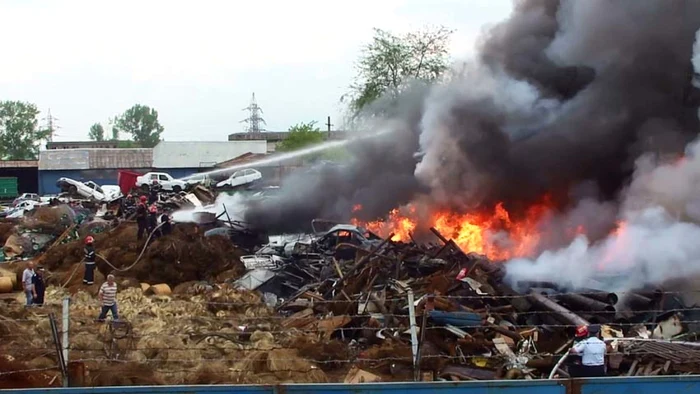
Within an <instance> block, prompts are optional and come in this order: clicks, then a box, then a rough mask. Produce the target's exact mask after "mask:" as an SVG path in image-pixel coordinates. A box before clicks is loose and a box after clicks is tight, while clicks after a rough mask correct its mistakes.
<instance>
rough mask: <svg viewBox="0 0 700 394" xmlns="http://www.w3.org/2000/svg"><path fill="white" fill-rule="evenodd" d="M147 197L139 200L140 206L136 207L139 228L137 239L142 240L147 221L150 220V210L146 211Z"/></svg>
mask: <svg viewBox="0 0 700 394" xmlns="http://www.w3.org/2000/svg"><path fill="white" fill-rule="evenodd" d="M146 200H147V199H146V196H141V197H140V198H139V205H138V206H137V207H136V225H137V226H138V227H139V230H138V232H137V233H136V239H137V240H139V241H140V240H141V238H142V237H143V233H144V232H145V231H146V220H147V218H148V210H147V209H146Z"/></svg>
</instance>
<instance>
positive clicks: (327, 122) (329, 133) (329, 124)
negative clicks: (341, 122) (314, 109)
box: [326, 116, 333, 139]
mask: <svg viewBox="0 0 700 394" xmlns="http://www.w3.org/2000/svg"><path fill="white" fill-rule="evenodd" d="M326 126H327V127H328V139H331V126H333V125H332V124H331V117H330V116H329V117H328V120H327V121H326Z"/></svg>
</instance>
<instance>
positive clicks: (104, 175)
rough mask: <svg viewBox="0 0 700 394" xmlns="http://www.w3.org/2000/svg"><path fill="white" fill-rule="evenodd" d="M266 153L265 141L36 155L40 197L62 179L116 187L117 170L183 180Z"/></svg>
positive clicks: (55, 188)
mask: <svg viewBox="0 0 700 394" xmlns="http://www.w3.org/2000/svg"><path fill="white" fill-rule="evenodd" d="M248 153H252V154H265V153H267V142H266V141H263V140H261V141H217V142H165V141H163V142H160V143H159V144H158V145H156V147H155V148H68V149H60V148H59V149H49V150H45V151H42V152H40V154H39V165H38V167H39V171H38V178H39V180H38V186H39V187H38V189H39V194H42V195H45V194H57V193H59V192H60V190H59V188H58V186H56V181H57V180H58V179H59V178H61V177H66V178H71V179H75V180H77V181H82V182H86V181H93V182H95V183H97V184H100V185H116V184H117V176H118V173H119V170H129V171H134V172H140V173H146V172H149V171H162V172H167V173H169V174H170V175H172V176H173V177H175V178H182V177H185V176H188V175H192V174H196V173H199V172H204V171H208V170H211V169H213V168H214V166H215V165H216V164H217V163H220V162H224V161H227V160H230V159H233V158H236V157H239V156H242V155H244V154H248Z"/></svg>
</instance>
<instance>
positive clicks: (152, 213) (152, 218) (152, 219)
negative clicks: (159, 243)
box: [148, 205, 158, 238]
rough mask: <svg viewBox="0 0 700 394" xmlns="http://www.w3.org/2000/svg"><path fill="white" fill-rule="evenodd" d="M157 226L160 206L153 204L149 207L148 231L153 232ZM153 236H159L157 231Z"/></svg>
mask: <svg viewBox="0 0 700 394" xmlns="http://www.w3.org/2000/svg"><path fill="white" fill-rule="evenodd" d="M156 226H158V208H157V207H156V206H155V205H151V206H150V207H149V208H148V233H149V234H150V233H152V232H153V230H155V229H156ZM153 238H158V233H157V232H156V233H154V234H153Z"/></svg>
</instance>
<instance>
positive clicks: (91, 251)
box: [83, 235, 95, 285]
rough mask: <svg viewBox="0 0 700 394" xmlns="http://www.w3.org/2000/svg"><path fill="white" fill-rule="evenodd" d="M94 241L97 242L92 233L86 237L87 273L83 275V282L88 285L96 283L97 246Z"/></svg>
mask: <svg viewBox="0 0 700 394" xmlns="http://www.w3.org/2000/svg"><path fill="white" fill-rule="evenodd" d="M93 242H95V239H94V238H93V237H92V235H88V236H87V237H85V275H83V284H86V285H91V284H93V283H95V247H94V246H93Z"/></svg>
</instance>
